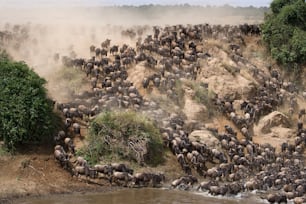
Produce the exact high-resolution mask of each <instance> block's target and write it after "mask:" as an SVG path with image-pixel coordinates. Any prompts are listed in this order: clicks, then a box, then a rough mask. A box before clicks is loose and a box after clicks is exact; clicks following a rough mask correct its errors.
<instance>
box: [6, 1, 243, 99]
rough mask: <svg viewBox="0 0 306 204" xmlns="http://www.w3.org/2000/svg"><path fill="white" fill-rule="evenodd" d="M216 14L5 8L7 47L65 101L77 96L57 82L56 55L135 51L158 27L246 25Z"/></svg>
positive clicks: (171, 9)
mask: <svg viewBox="0 0 306 204" xmlns="http://www.w3.org/2000/svg"><path fill="white" fill-rule="evenodd" d="M215 11H216V10H215V9H212V10H211V11H210V10H209V9H206V12H205V13H203V12H200V11H199V10H197V7H183V6H173V7H170V6H140V7H133V6H124V7H70V8H69V7H67V6H66V7H35V8H34V7H33V8H29V7H26V8H23V7H20V8H9V7H8V8H0V19H1V20H0V31H9V32H11V33H13V34H14V38H13V40H10V41H8V42H6V43H4V45H3V48H4V49H6V50H7V51H8V52H9V53H10V54H11V55H12V56H13V57H14V59H16V60H19V61H25V62H26V63H27V64H28V65H29V66H30V67H32V68H33V69H34V70H35V71H36V72H37V73H38V74H39V75H41V76H42V77H44V78H45V79H46V80H47V82H48V83H47V89H48V90H49V92H50V95H51V97H53V98H55V99H56V100H62V101H63V100H65V99H64V98H65V97H69V96H70V95H71V88H70V87H69V86H70V84H67V83H65V79H64V80H63V78H61V77H58V76H57V75H58V73H60V70H61V69H62V66H61V63H60V61H59V62H55V61H54V55H55V54H56V53H58V54H59V56H60V57H63V56H70V55H75V57H81V58H86V59H88V58H89V57H90V52H89V47H90V46H91V45H95V46H96V47H100V45H101V42H103V41H104V40H106V39H111V44H112V45H113V44H118V45H122V44H123V43H126V44H128V45H130V46H135V42H136V40H137V39H138V38H141V37H142V35H146V34H148V33H151V32H152V28H151V27H150V26H153V25H158V26H164V25H173V24H200V23H201V24H203V23H210V24H239V23H242V22H245V21H246V19H245V17H243V16H239V15H233V14H232V13H231V12H227V11H226V8H223V10H222V9H221V10H220V11H222V12H215ZM16 25H19V26H16ZM137 26H138V27H139V26H142V27H141V28H142V30H143V31H144V32H143V33H138V34H137V36H136V37H134V38H131V37H126V36H123V35H122V31H124V30H126V29H128V28H137ZM0 45H1V44H0ZM82 76H83V75H82ZM59 80H60V81H59ZM65 92H67V93H65ZM59 93H61V95H62V96H59Z"/></svg>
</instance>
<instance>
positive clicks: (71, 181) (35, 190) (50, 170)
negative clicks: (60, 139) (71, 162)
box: [0, 151, 113, 203]
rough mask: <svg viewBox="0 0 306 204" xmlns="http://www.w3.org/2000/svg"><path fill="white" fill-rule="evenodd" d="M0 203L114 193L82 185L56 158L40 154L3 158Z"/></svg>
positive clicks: (105, 187)
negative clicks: (28, 197) (75, 193)
mask: <svg viewBox="0 0 306 204" xmlns="http://www.w3.org/2000/svg"><path fill="white" fill-rule="evenodd" d="M0 163H1V165H0V172H1V174H0V181H1V185H0V203H10V201H12V200H15V199H17V198H20V197H25V196H42V195H49V194H59V193H72V192H89V191H90V192H91V191H106V190H112V189H113V188H111V186H110V185H109V184H108V183H107V182H105V185H104V186H97V185H93V184H88V183H85V182H82V181H79V180H78V179H77V178H75V177H72V176H71V175H70V173H68V172H67V171H65V170H63V169H62V168H61V167H60V165H59V164H58V163H57V162H56V161H55V160H54V158H53V155H52V154H49V153H45V152H41V151H35V152H31V153H27V154H18V155H15V156H1V157H0Z"/></svg>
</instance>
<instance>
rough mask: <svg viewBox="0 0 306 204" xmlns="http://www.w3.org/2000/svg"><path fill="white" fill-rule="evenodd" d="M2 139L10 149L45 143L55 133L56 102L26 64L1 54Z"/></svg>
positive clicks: (0, 111) (41, 80) (0, 128)
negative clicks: (27, 144) (54, 102)
mask: <svg viewBox="0 0 306 204" xmlns="http://www.w3.org/2000/svg"><path fill="white" fill-rule="evenodd" d="M0 56H1V57H0V140H3V141H4V146H5V147H6V148H7V149H9V150H14V149H15V148H16V146H17V145H19V144H25V143H29V142H31V143H32V142H42V141H43V140H45V139H47V138H50V137H49V136H52V133H53V130H54V123H53V121H54V120H53V119H54V114H53V112H52V106H53V104H52V101H51V100H49V99H48V98H47V96H46V90H45V88H44V84H45V83H46V81H45V80H44V79H42V78H40V77H39V76H38V75H37V74H36V73H35V72H34V71H33V70H30V69H29V67H28V66H27V65H26V64H25V63H23V62H14V61H12V60H10V59H9V58H8V57H7V54H6V53H2V54H0Z"/></svg>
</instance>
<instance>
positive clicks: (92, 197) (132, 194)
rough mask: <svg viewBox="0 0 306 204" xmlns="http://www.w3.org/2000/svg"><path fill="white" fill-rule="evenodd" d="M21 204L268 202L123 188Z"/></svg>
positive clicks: (234, 203) (199, 193) (51, 197)
mask: <svg viewBox="0 0 306 204" xmlns="http://www.w3.org/2000/svg"><path fill="white" fill-rule="evenodd" d="M18 203H22V204H100V203H105V204H121V203H122V204H159V203H160V204H189V203H192V204H200V203H201V204H203V203H205V204H238V203H248V204H259V203H265V202H264V201H263V200H260V199H258V197H257V196H255V195H245V196H236V197H211V196H208V195H207V194H206V193H202V192H185V191H178V190H168V189H150V188H142V189H123V190H118V191H115V192H107V193H95V194H87V193H86V194H73V195H54V196H47V197H41V198H28V199H25V200H19V201H18Z"/></svg>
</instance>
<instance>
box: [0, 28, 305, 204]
mask: <svg viewBox="0 0 306 204" xmlns="http://www.w3.org/2000/svg"><path fill="white" fill-rule="evenodd" d="M103 28H105V27H103ZM103 28H102V27H101V28H99V29H97V28H96V29H97V30H100V29H101V30H103ZM107 28H108V32H109V34H108V35H103V37H100V36H92V33H91V32H89V31H88V32H84V35H86V36H91V37H92V40H85V41H81V40H80V41H77V40H76V41H75V45H74V44H72V45H67V47H68V48H67V47H66V48H65V49H63V50H57V51H55V52H56V53H55V52H53V51H54V50H56V46H55V45H54V42H53V41H52V40H51V39H50V38H47V39H48V40H50V41H49V42H48V41H47V39H46V38H41V39H44V40H46V41H44V42H43V43H42V44H40V43H39V42H40V41H39V39H40V38H39V36H33V37H31V33H42V35H43V33H44V32H46V33H48V32H49V31H50V27H43V26H42V27H40V26H38V27H32V26H20V27H18V26H17V27H16V26H13V27H12V32H11V33H10V32H8V33H7V35H6V34H4V35H3V36H4V37H3V38H2V41H1V42H2V47H3V48H5V49H7V50H9V51H11V52H12V55H13V56H15V57H16V58H17V59H18V57H19V59H20V58H22V57H24V58H25V59H26V58H27V57H29V63H31V62H34V63H36V64H35V66H34V69H35V70H37V72H38V73H40V74H41V75H42V76H46V77H47V80H48V81H49V82H50V83H49V84H48V90H49V94H50V96H51V97H52V98H54V100H56V106H55V110H56V111H58V112H60V114H61V116H62V117H63V122H64V123H65V125H66V129H63V130H65V134H64V137H62V136H61V134H59V135H56V136H55V143H57V144H60V145H62V146H63V147H64V149H65V151H64V152H61V153H60V155H56V154H55V157H56V159H57V160H58V161H54V160H55V159H53V155H52V153H53V152H52V151H53V147H52V148H50V149H51V150H50V152H49V151H48V152H47V153H44V154H46V155H42V152H41V150H35V149H34V150H32V151H34V153H33V154H32V153H31V154H26V155H22V154H21V155H17V156H13V157H9V156H2V157H1V162H2V163H3V164H4V165H3V166H2V169H1V172H7V174H5V173H3V174H2V175H3V176H4V177H5V178H6V179H4V178H3V180H4V181H5V184H7V186H14V187H15V186H18V188H16V189H18V191H16V192H14V190H12V189H10V188H6V187H4V188H2V189H0V190H1V191H0V192H1V194H0V195H1V196H2V195H5V196H8V197H10V196H16V195H17V196H19V195H28V194H29V195H40V194H45V193H56V192H70V191H66V189H67V188H70V187H71V188H72V190H73V189H74V188H76V189H78V187H76V186H78V185H79V184H80V189H85V190H86V189H88V188H89V189H91V188H92V189H95V188H96V187H95V185H93V186H91V185H85V184H84V183H78V182H77V179H75V178H78V179H79V180H84V181H87V182H89V183H97V184H99V185H102V186H105V187H106V188H108V187H109V185H110V184H109V183H108V179H109V180H110V181H111V182H112V181H113V179H117V180H119V182H118V183H119V185H127V184H128V183H129V182H130V183H129V184H131V183H132V181H134V180H132V179H130V177H129V176H130V175H128V176H125V177H124V179H123V180H121V181H120V179H119V178H116V177H115V175H112V176H111V177H110V178H109V177H108V176H109V175H108V174H107V173H108V172H107V173H102V172H98V173H97V172H95V173H97V175H94V176H92V175H90V174H88V175H87V173H84V172H86V171H85V170H84V171H83V169H82V171H80V172H77V170H76V169H77V167H81V168H86V167H87V166H86V165H87V164H86V165H85V164H81V163H83V162H80V161H79V160H78V158H77V156H76V155H75V154H74V151H72V149H71V147H72V146H71V144H73V148H75V151H76V152H77V154H78V151H79V150H80V149H81V148H82V147H86V145H87V144H88V142H87V140H86V138H87V137H88V127H89V126H90V121H92V120H93V119H94V118H95V117H96V116H97V115H98V114H99V113H100V112H103V111H106V110H107V111H113V110H119V111H126V110H132V111H135V112H137V113H140V114H143V115H145V116H146V117H147V118H148V120H150V121H153V124H155V125H156V126H157V128H158V129H159V131H160V136H161V137H162V139H163V142H164V148H165V149H166V151H165V162H164V163H163V164H162V165H159V166H157V167H152V166H150V165H144V166H142V165H140V163H139V162H138V160H137V159H136V161H134V160H133V161H111V162H112V163H113V162H123V163H125V164H127V165H129V166H131V167H133V169H134V170H135V172H134V175H135V173H136V172H137V173H150V175H151V174H152V175H155V176H156V175H160V174H159V173H160V172H163V174H164V176H165V178H166V182H165V183H166V186H170V185H172V186H173V187H179V188H181V189H189V188H190V183H193V182H194V181H193V180H192V179H191V177H188V176H187V178H188V179H191V180H188V179H187V180H188V181H185V180H184V179H181V178H182V176H186V175H190V174H192V175H193V176H195V177H196V178H197V179H198V180H199V181H203V180H204V181H208V180H210V181H216V182H218V184H217V185H216V186H218V187H220V188H221V187H223V188H224V189H226V191H225V194H226V193H228V194H229V195H232V194H237V193H238V192H240V191H251V190H254V189H259V190H270V191H271V192H273V191H277V189H281V190H282V191H284V192H286V193H284V194H285V195H286V196H287V198H288V199H292V198H293V197H303V196H304V197H305V193H304V192H302V191H301V192H299V190H298V189H294V190H291V191H290V190H288V191H285V190H284V188H285V187H284V186H285V184H286V183H285V182H283V180H285V179H289V177H290V176H292V178H293V179H292V180H293V181H292V183H295V182H296V183H295V185H296V186H299V185H303V184H300V183H298V182H300V181H297V180H299V179H302V178H303V176H304V175H303V172H304V171H305V169H304V162H305V159H304V156H305V151H304V146H305V129H304V128H303V127H301V124H303V123H305V120H306V118H305V107H306V98H305V97H306V96H305V95H306V93H305V91H306V83H305V81H295V79H294V78H292V76H288V73H285V72H283V71H282V70H281V69H280V68H279V67H278V65H277V64H276V63H275V62H274V61H273V60H272V59H271V58H270V56H269V55H268V54H267V52H266V50H265V48H264V46H263V44H262V41H261V36H260V31H259V29H258V25H253V24H241V25H225V26H221V25H210V24H198V25H173V26H155V27H151V26H134V27H131V28H122V27H107ZM75 29H76V32H75V35H76V38H78V39H80V36H79V35H77V33H79V32H80V33H81V31H80V29H79V28H75ZM101 30H100V31H101ZM103 32H105V30H103ZM112 32H113V33H114V34H113V35H112ZM3 33H5V32H3ZM63 33H64V32H63ZM97 33H98V32H97ZM46 36H47V34H46ZM112 37H114V39H113V38H112ZM108 38H109V39H110V42H109V43H107V39H108ZM57 40H58V41H57V43H58V44H60V43H61V42H62V43H63V42H64V41H65V39H57ZM103 43H104V44H103ZM29 44H33V48H32V49H23V48H24V47H26V46H27V45H29ZM92 46H94V47H92ZM40 50H47V52H46V55H45V56H43V55H41V54H42V53H40V54H39V51H40ZM102 50H105V51H106V54H107V55H105V53H103V52H102ZM43 54H45V53H44V52H43ZM35 55H37V56H39V57H37V58H32V59H31V57H32V56H35ZM31 60H32V61H31ZM38 63H40V64H38ZM305 73H306V71H305V68H304V72H303V74H304V75H305ZM305 77H306V76H305ZM305 77H304V78H302V79H305ZM303 109H304V112H303ZM75 124H77V125H75ZM303 134H304V135H303ZM104 136H105V137H104ZM107 136H108V137H107ZM66 137H69V138H71V141H73V143H66V142H64V140H65V138H66ZM103 137H104V138H103V139H105V140H106V141H109V137H111V136H109V135H103ZM132 142H134V144H133V145H134V146H136V145H137V144H136V143H137V142H135V141H132ZM114 143H115V142H114ZM65 145H66V146H65ZM133 145H131V146H133ZM131 148H132V147H131ZM30 149H31V148H30ZM140 149H141V148H140ZM142 149H143V148H142ZM56 150H58V151H62V150H60V149H56ZM56 150H55V152H54V153H56ZM141 151H142V150H137V151H136V153H138V154H141V153H142V152H141ZM51 152H52V153H51ZM57 153H58V152H57ZM62 154H63V155H64V156H65V158H66V157H67V159H62V157H61V156H62ZM138 154H137V155H138ZM78 155H81V153H80V154H78ZM57 156H58V157H57ZM81 156H84V155H81ZM10 158H13V159H10ZM108 162H109V161H104V160H103V159H100V164H101V165H102V164H103V165H109V163H108ZM60 164H61V165H62V166H63V167H64V168H66V169H68V170H69V171H70V172H71V173H73V174H75V175H74V177H71V175H70V174H68V173H67V171H64V170H61V169H60V168H59V166H60ZM67 164H68V166H66V165H67ZM70 164H71V165H72V168H70V167H71V165H70ZM293 166H295V167H296V168H297V169H293ZM4 167H8V168H4ZM81 168H79V169H81ZM223 168H224V169H223ZM89 169H90V170H93V171H95V170H96V169H94V168H93V166H90V168H89ZM296 170H298V171H296ZM156 172H158V173H156ZM262 172H264V173H262ZM296 172H299V173H296ZM295 173H296V174H295ZM102 174H103V175H102ZM7 175H10V176H9V177H7ZM266 175H271V178H273V179H274V177H273V176H275V180H273V181H264V182H262V183H260V181H261V180H263V179H262V178H263V177H265V176H266ZM276 175H278V176H279V175H281V176H282V178H281V179H283V180H281V181H277V182H276V180H277V179H278V178H276ZM46 177H48V178H46ZM49 177H50V178H49ZM88 177H92V178H88ZM12 178H13V179H12ZM16 178H17V179H16ZM45 178H46V179H45ZM99 178H100V179H99ZM101 178H102V179H101ZM105 178H106V179H105ZM133 178H134V179H135V177H133ZM184 178H185V177H184ZM0 179H2V178H1V176H0ZM15 179H16V180H17V181H13V180H15ZM49 179H50V180H49ZM185 179H186V178H185ZM59 180H61V181H60V182H59ZM64 181H65V182H64ZM172 181H176V182H179V184H177V185H175V184H173V182H172ZM53 182H55V183H53ZM66 182H67V183H68V185H67V183H66ZM152 182H153V181H152ZM246 182H247V183H248V184H249V186H244V185H242V184H244V183H246ZM268 182H271V186H270V183H268ZM46 183H48V185H46ZM118 183H116V184H115V183H112V185H115V186H117V185H118ZM144 183H145V182H144ZM276 183H277V184H276ZM145 184H146V183H145ZM145 184H144V185H145ZM234 184H239V190H238V191H234V190H233V189H236V188H234V187H229V186H230V185H234ZM19 185H21V186H23V187H22V188H19ZM131 185H132V184H131ZM52 186H55V187H56V189H58V190H56V191H55V192H53V188H52ZM89 186H90V187H89ZM232 188H233V189H232ZM20 189H23V190H20ZM39 189H40V190H39ZM103 189H104V188H103ZM202 190H205V188H204V187H203V188H202ZM209 192H212V190H211V189H209ZM291 192H292V193H293V194H289V193H291ZM213 193H215V195H216V194H217V195H218V194H222V191H221V190H220V189H219V190H217V191H216V192H213ZM273 195H274V194H273ZM0 201H2V200H0Z"/></svg>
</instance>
